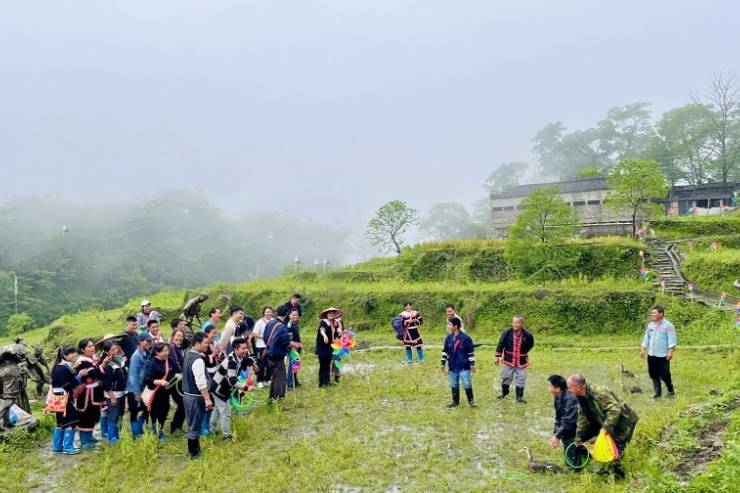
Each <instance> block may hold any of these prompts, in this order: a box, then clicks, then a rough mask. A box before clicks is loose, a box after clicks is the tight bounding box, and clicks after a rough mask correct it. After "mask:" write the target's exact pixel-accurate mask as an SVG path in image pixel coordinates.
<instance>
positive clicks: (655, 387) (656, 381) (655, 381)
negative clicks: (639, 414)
mask: <svg viewBox="0 0 740 493" xmlns="http://www.w3.org/2000/svg"><path fill="white" fill-rule="evenodd" d="M653 390H655V395H653V399H660V396H661V393H662V391H661V389H660V378H653Z"/></svg>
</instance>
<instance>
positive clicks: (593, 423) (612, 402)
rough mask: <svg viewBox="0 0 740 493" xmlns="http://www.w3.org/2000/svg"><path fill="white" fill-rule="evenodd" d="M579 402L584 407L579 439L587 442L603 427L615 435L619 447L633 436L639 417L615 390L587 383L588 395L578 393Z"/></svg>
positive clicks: (581, 414)
mask: <svg viewBox="0 0 740 493" xmlns="http://www.w3.org/2000/svg"><path fill="white" fill-rule="evenodd" d="M578 403H579V405H580V409H581V413H580V415H579V416H578V431H577V432H576V435H577V440H578V441H580V442H585V441H587V440H589V439H591V438H593V437H595V436H596V435H598V433H599V430H600V429H601V428H604V430H605V431H606V432H607V433H609V434H610V435H611V436H612V438H614V440H615V441H616V442H617V445H618V446H619V447H620V448H624V446H625V445H627V443H629V441H630V440H631V439H632V433H633V432H634V431H635V426H637V422H638V421H639V419H640V418H639V416H638V415H637V413H636V412H635V411H634V410H633V409H632V408H631V407H630V406H629V405H627V403H625V402H622V401H621V400H620V399H619V398H618V397H617V396H616V395H615V394H614V392H612V391H611V390H609V389H608V388H606V387H604V386H601V385H595V384H587V385H586V395H585V397H578Z"/></svg>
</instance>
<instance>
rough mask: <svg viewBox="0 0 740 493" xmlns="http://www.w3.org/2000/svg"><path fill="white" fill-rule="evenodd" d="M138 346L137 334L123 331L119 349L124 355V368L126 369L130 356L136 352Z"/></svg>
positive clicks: (129, 362)
mask: <svg viewBox="0 0 740 493" xmlns="http://www.w3.org/2000/svg"><path fill="white" fill-rule="evenodd" d="M138 347H139V338H138V334H129V333H128V332H125V331H124V333H123V336H122V337H121V349H122V350H123V354H124V355H125V356H126V368H127V369H128V367H129V365H130V364H131V356H132V355H133V354H134V353H135V352H136V350H137V349H138Z"/></svg>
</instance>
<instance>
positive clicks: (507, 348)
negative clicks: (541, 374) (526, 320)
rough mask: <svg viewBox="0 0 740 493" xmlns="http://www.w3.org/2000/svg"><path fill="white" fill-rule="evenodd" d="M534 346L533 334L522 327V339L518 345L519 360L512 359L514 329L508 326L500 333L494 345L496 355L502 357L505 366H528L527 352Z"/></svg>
mask: <svg viewBox="0 0 740 493" xmlns="http://www.w3.org/2000/svg"><path fill="white" fill-rule="evenodd" d="M533 346H534V336H533V335H532V333H531V332H529V331H528V330H527V329H525V328H524V327H522V339H521V344H520V346H519V351H518V353H519V360H518V361H514V353H515V352H516V348H515V347H514V329H513V328H512V327H509V328H508V329H506V330H505V331H503V332H502V333H501V337H500V338H499V340H498V345H497V346H496V357H497V358H500V357H501V356H503V357H504V364H505V365H507V366H522V367H525V368H526V367H527V366H529V356H527V353H528V352H529V351H530V349H532V347H533Z"/></svg>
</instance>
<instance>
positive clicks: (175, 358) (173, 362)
mask: <svg viewBox="0 0 740 493" xmlns="http://www.w3.org/2000/svg"><path fill="white" fill-rule="evenodd" d="M169 346H170V354H169V356H167V359H168V360H169V362H170V371H172V373H173V374H174V373H182V365H183V363H184V362H185V349H183V348H182V347H177V346H175V343H174V342H171V343H170V344H169Z"/></svg>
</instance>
